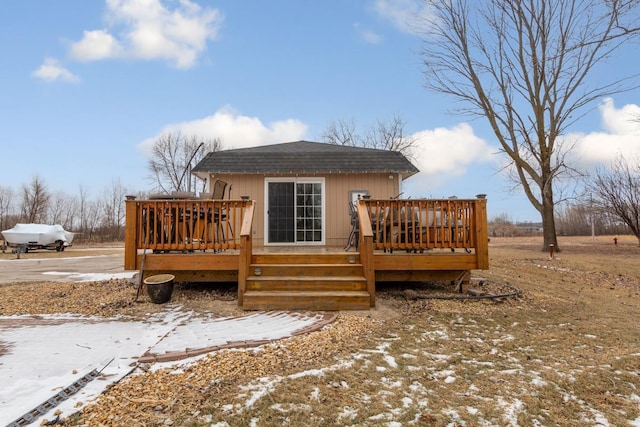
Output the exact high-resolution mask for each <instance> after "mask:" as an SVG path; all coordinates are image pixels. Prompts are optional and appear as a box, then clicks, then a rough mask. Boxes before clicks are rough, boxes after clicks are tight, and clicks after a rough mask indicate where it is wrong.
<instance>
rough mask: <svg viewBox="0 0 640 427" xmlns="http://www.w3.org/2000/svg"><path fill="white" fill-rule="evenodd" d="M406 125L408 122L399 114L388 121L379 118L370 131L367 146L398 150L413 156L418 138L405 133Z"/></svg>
mask: <svg viewBox="0 0 640 427" xmlns="http://www.w3.org/2000/svg"><path fill="white" fill-rule="evenodd" d="M405 125H406V122H405V121H404V120H402V119H401V118H400V117H398V116H393V118H392V119H391V120H389V121H388V122H384V121H380V120H378V123H377V125H376V126H375V127H373V128H371V130H370V131H369V132H368V134H367V137H366V139H365V141H366V142H365V146H367V147H371V148H378V149H381V150H389V151H396V152H398V153H401V154H403V155H404V156H406V157H409V158H412V157H413V150H414V149H415V146H416V143H417V139H416V138H415V137H413V136H411V135H405V134H404V127H405Z"/></svg>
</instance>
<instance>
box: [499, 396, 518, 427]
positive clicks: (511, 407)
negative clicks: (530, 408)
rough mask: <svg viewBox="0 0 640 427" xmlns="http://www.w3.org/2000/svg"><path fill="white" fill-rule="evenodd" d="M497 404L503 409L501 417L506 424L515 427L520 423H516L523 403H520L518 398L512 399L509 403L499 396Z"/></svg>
mask: <svg viewBox="0 0 640 427" xmlns="http://www.w3.org/2000/svg"><path fill="white" fill-rule="evenodd" d="M497 404H498V406H500V407H502V408H503V409H504V415H503V418H504V420H505V421H506V422H507V424H506V425H507V426H509V427H517V426H519V425H520V423H518V414H519V413H520V412H522V409H523V408H524V403H522V401H521V400H520V399H514V400H513V402H511V403H509V402H507V401H506V400H504V399H503V398H502V397H500V398H499V399H498V401H497Z"/></svg>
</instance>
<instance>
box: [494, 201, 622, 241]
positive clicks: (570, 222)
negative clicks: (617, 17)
mask: <svg viewBox="0 0 640 427" xmlns="http://www.w3.org/2000/svg"><path fill="white" fill-rule="evenodd" d="M592 224H593V225H592ZM556 227H557V229H558V235H560V236H590V235H592V233H593V234H595V235H597V236H612V235H629V234H634V233H633V232H632V230H631V229H630V228H629V226H628V225H627V224H625V223H624V221H622V220H621V219H620V218H619V217H618V216H617V215H615V214H613V213H611V212H609V211H608V210H606V209H601V208H600V207H599V206H597V205H596V203H595V202H593V203H592V202H587V203H574V204H567V205H563V206H560V207H558V209H556ZM488 228H489V236H490V237H491V236H493V237H516V236H542V224H540V223H534V222H529V221H526V222H518V221H513V220H512V219H511V218H510V217H509V215H508V214H506V213H502V214H499V215H496V216H495V217H493V218H491V219H489V224H488Z"/></svg>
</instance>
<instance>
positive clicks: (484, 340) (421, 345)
mask: <svg viewBox="0 0 640 427" xmlns="http://www.w3.org/2000/svg"><path fill="white" fill-rule="evenodd" d="M618 242H619V243H618V245H613V240H612V237H599V238H598V239H597V240H596V241H592V240H591V238H561V240H560V247H561V249H562V252H560V253H556V254H555V256H554V258H553V259H550V258H549V255H548V253H545V252H541V251H540V249H541V246H542V245H541V240H540V239H539V238H533V239H492V242H491V245H490V251H489V255H490V270H488V271H478V272H474V274H473V275H474V276H476V277H481V278H484V279H487V280H488V281H491V282H494V283H502V284H510V285H512V286H515V287H517V288H519V289H520V290H521V291H522V295H521V296H520V297H519V298H511V299H504V300H499V301H494V300H483V301H455V300H454V301H451V300H429V299H418V300H416V299H410V298H407V297H408V296H409V293H407V292H404V290H405V289H407V288H409V289H412V290H413V291H414V292H413V293H414V294H415V291H416V290H417V291H418V292H420V293H422V292H424V293H427V292H428V290H429V289H428V288H429V287H430V286H429V285H424V284H401V285H394V287H384V286H381V287H380V288H379V292H378V296H377V303H378V307H377V308H376V310H374V311H371V312H360V313H348V312H344V313H341V315H340V318H339V320H338V321H337V322H336V324H335V325H332V326H330V327H329V328H328V329H327V330H323V331H319V332H314V333H311V334H308V335H303V336H298V337H294V338H291V339H287V340H282V341H280V342H278V343H276V344H272V345H268V346H264V347H262V348H260V349H258V350H255V351H254V350H248V351H221V352H216V353H212V354H210V355H209V356H208V357H206V358H204V359H202V360H200V361H198V362H196V363H194V364H192V365H190V366H188V367H184V366H181V367H180V369H179V370H175V369H172V368H169V369H166V370H159V371H153V372H151V371H150V372H148V373H146V374H139V375H134V376H131V377H129V378H127V379H126V380H125V381H122V382H121V383H119V384H117V385H116V386H114V387H113V388H112V389H111V390H110V391H109V392H108V393H106V394H105V395H104V396H103V397H102V398H101V400H100V402H99V403H98V405H94V406H93V407H88V408H87V409H86V410H85V412H84V413H83V414H82V415H80V416H76V417H73V418H72V420H70V422H69V425H76V424H74V422H76V423H77V424H84V423H86V424H87V425H98V423H97V422H92V421H91V420H94V419H98V415H97V412H98V411H102V413H104V414H110V415H109V416H110V417H111V418H109V419H110V420H127V422H126V424H127V425H156V424H160V425H162V424H164V425H181V426H182V425H185V426H220V427H221V426H281V425H289V426H333V425H353V426H404V425H419V426H436V427H439V426H640V321H639V320H640V319H639V315H640V309H639V307H640V262H638V260H639V257H640V248H639V247H638V245H637V240H635V239H634V238H631V237H628V236H620V238H619V241H618ZM438 291H439V292H440V291H441V289H438ZM205 303H207V302H206V301H205V302H203V304H205ZM150 390H151V391H152V392H153V393H151V392H150ZM149 401H151V402H160V403H151V404H148V402H149ZM126 402H129V403H128V404H127V403H126ZM134 403H135V405H134ZM145 405H146V406H145ZM92 417H93V418H92ZM136 420H137V421H136ZM168 420H171V421H170V422H169V421H168ZM123 422H124V421H123ZM111 424H118V422H116V421H112V422H111Z"/></svg>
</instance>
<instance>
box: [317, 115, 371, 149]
mask: <svg viewBox="0 0 640 427" xmlns="http://www.w3.org/2000/svg"><path fill="white" fill-rule="evenodd" d="M321 138H322V140H323V141H324V142H326V143H329V144H334V145H348V146H350V147H360V146H363V145H364V141H363V140H362V138H361V137H360V135H359V134H358V132H357V131H356V122H355V121H354V120H353V119H351V120H348V121H347V120H337V121H335V120H332V121H331V122H329V124H328V125H327V127H326V128H325V130H324V131H323V132H322V135H321Z"/></svg>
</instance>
